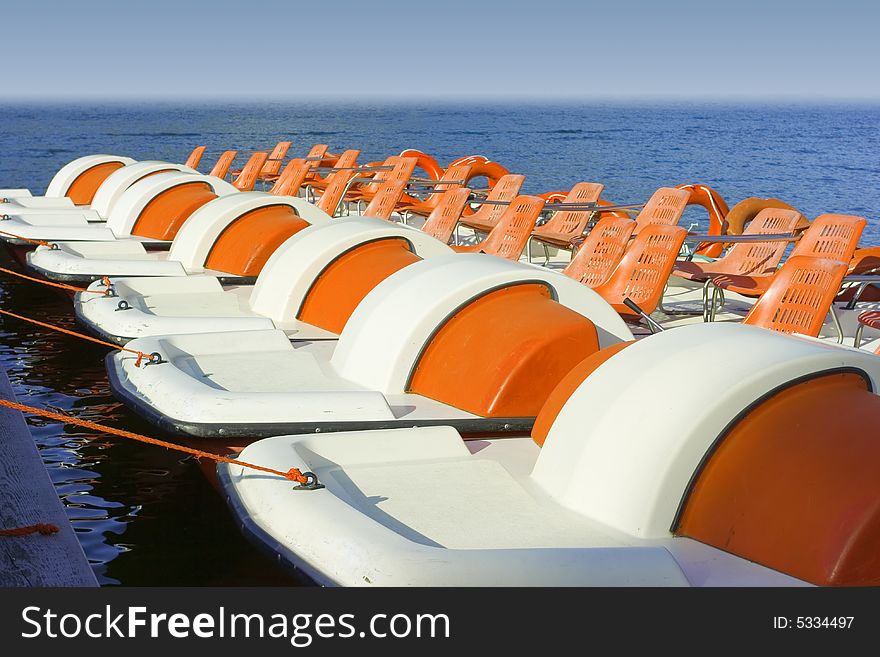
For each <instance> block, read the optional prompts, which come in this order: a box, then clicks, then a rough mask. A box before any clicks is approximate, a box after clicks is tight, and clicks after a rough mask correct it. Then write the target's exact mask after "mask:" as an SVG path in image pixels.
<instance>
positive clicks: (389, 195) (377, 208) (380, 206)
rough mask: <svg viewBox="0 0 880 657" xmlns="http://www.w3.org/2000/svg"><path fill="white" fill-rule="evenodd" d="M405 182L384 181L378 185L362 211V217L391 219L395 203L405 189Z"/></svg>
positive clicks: (405, 180)
mask: <svg viewBox="0 0 880 657" xmlns="http://www.w3.org/2000/svg"><path fill="white" fill-rule="evenodd" d="M407 180H408V178H406V179H404V180H386V181H385V182H383V183H382V184H381V185H379V189H378V191H377V192H376V193H375V195H374V196H373V198H372V199H371V200H370V203H369V204H368V205H367V207H366V209H365V210H364V216H366V217H376V218H378V219H385V220H386V221H387V220H389V219H391V213H392V212H394V208H395V207H396V206H397V202H398V201H399V200H400V197H401V196H403V190H404V189H406V183H407Z"/></svg>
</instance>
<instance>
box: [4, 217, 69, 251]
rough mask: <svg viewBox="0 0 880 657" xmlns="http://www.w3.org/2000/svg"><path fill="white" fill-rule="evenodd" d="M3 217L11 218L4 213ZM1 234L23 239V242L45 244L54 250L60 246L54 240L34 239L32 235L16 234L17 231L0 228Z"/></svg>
mask: <svg viewBox="0 0 880 657" xmlns="http://www.w3.org/2000/svg"><path fill="white" fill-rule="evenodd" d="M3 219H9V215H8V214H4V215H3ZM0 235H6V236H7V237H12V238H14V239H17V240H21V241H22V242H27V243H28V244H36V245H37V246H45V247H48V248H50V249H52V250H55V249H57V248H58V245H57V244H54V243H52V242H47V241H46V240H34V239H31V238H30V237H22V236H21V235H16V234H15V233H7V232H6V231H5V230H0Z"/></svg>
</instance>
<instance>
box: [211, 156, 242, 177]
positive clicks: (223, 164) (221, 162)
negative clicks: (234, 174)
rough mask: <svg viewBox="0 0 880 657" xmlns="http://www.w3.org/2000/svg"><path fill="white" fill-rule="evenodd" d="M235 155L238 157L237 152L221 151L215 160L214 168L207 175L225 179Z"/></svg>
mask: <svg viewBox="0 0 880 657" xmlns="http://www.w3.org/2000/svg"><path fill="white" fill-rule="evenodd" d="M236 155H238V151H223V152H222V153H221V154H220V157H218V158H217V162H216V163H215V164H214V168H213V169H211V172H210V173H209V174H208V175H209V176H216V177H217V178H225V177H226V174H227V173H229V167H230V166H232V161H233V160H234V159H235V156H236Z"/></svg>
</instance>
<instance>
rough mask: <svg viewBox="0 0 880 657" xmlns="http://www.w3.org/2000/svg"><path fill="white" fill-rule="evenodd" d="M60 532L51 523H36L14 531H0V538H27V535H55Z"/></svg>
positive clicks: (56, 526)
mask: <svg viewBox="0 0 880 657" xmlns="http://www.w3.org/2000/svg"><path fill="white" fill-rule="evenodd" d="M59 531H60V530H59V529H58V525H53V524H52V523H44V522H38V523H37V524H36V525H27V526H26V527H16V528H15V529H0V536H27V535H28V534H38V533H39V534H42V535H43V536H48V535H49V534H57V533H58V532H59Z"/></svg>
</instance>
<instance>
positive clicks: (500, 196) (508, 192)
mask: <svg viewBox="0 0 880 657" xmlns="http://www.w3.org/2000/svg"><path fill="white" fill-rule="evenodd" d="M525 180H526V177H525V176H523V175H521V174H518V173H508V174H507V175H504V176H501V177H500V178H499V179H498V182H497V183H495V186H494V187H493V188H492V189H491V190H489V193H488V194H487V195H486V200H487V201H512V200H513V199H514V198H516V195H517V194H519V190H520V188H521V187H522V186H523V183H524V182H525ZM506 208H507V206H505V205H495V204H494V203H484V204H483V205H481V206H480V207H479V208H478V209H477V211H476V212H474V213H473V214H472V215H470V217H469V218H470V219H473V220H475V221H480V222H481V223H488V224H492V225H494V224H496V223H498V219H500V218H501V215H502V214H504V210H505V209H506Z"/></svg>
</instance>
